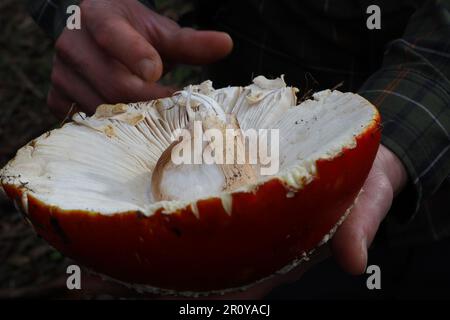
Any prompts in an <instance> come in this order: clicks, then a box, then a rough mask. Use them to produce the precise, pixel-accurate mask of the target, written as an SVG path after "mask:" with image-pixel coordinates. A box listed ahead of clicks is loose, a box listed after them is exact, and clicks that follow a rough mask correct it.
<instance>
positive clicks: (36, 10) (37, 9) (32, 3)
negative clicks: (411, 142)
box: [27, 0, 155, 40]
mask: <svg viewBox="0 0 450 320" xmlns="http://www.w3.org/2000/svg"><path fill="white" fill-rule="evenodd" d="M80 2H81V0H27V7H28V11H29V12H30V14H31V16H32V17H33V19H34V20H35V21H36V23H37V24H38V25H39V26H40V27H41V28H42V29H43V30H44V32H45V33H46V34H47V35H48V36H50V37H51V38H52V39H53V40H56V39H57V38H58V37H59V35H60V34H61V32H62V31H63V30H64V28H65V26H66V21H67V18H68V17H69V14H68V13H67V7H69V6H70V5H79V4H80ZM139 2H141V3H142V4H144V5H145V6H147V7H149V8H152V9H154V8H155V4H154V2H153V0H139Z"/></svg>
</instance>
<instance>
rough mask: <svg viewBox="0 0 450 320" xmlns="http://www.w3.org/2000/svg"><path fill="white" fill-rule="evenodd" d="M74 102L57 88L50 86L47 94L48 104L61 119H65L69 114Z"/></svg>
mask: <svg viewBox="0 0 450 320" xmlns="http://www.w3.org/2000/svg"><path fill="white" fill-rule="evenodd" d="M72 104H73V102H71V101H70V99H69V98H67V97H66V96H64V95H63V94H61V93H60V92H58V91H57V90H55V89H54V88H53V87H51V88H50V90H49V92H48V95H47V105H48V107H49V109H50V111H51V112H52V113H53V114H54V115H55V117H57V118H58V119H60V120H63V119H64V118H65V117H66V115H68V113H69V111H70V109H71V107H72Z"/></svg>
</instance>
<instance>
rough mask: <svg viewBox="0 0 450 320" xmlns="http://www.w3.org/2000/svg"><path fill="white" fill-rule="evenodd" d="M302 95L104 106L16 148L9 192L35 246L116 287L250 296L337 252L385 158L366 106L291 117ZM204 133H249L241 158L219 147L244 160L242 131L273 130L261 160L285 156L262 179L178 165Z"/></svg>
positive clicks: (272, 84) (300, 108)
mask: <svg viewBox="0 0 450 320" xmlns="http://www.w3.org/2000/svg"><path fill="white" fill-rule="evenodd" d="M296 90H297V89H295V88H292V87H287V86H286V84H285V83H284V80H283V79H282V78H278V79H274V80H268V79H266V78H264V77H262V76H259V77H257V78H255V79H254V81H253V84H251V85H249V86H247V87H227V88H222V89H218V90H214V89H213V87H212V83H211V82H210V81H206V82H204V83H202V84H200V85H197V86H190V87H188V88H185V89H184V90H183V91H181V92H178V93H176V94H174V96H172V97H169V98H164V99H159V100H155V101H149V102H140V103H131V104H127V105H125V104H118V105H101V106H99V107H98V108H97V111H96V113H95V114H94V115H93V116H92V117H86V116H85V115H84V114H82V113H78V114H76V115H75V116H74V117H73V121H72V122H71V123H68V124H65V125H64V126H63V127H61V128H59V129H55V130H52V131H50V132H48V133H46V134H43V135H42V136H40V137H38V138H36V139H35V140H33V141H31V142H30V143H28V144H27V145H26V146H24V147H23V148H21V149H20V150H19V151H18V152H17V155H16V157H15V158H14V159H13V160H11V161H10V162H9V163H8V164H7V165H6V167H4V168H3V169H2V170H1V172H0V174H1V184H2V186H3V189H4V190H5V191H6V193H7V194H8V195H9V197H11V198H12V199H14V200H15V201H16V203H17V204H18V205H19V207H20V208H21V210H22V211H23V212H24V213H25V215H26V217H28V219H29V220H30V221H31V222H32V224H33V225H34V227H35V229H36V231H37V232H38V234H40V235H41V236H42V237H43V238H44V239H46V240H47V241H48V242H49V243H50V244H52V245H53V246H54V247H55V248H57V249H58V250H60V251H61V252H63V253H64V254H66V255H68V256H70V257H72V258H74V259H76V260H77V261H79V262H81V263H83V264H85V265H86V266H89V267H91V268H92V269H93V270H95V271H98V272H100V273H103V274H106V275H108V276H110V277H112V278H114V279H117V280H120V281H123V282H127V283H129V284H132V285H135V286H141V287H145V288H147V289H149V290H150V289H154V288H162V289H163V290H162V291H163V292H170V290H175V291H183V292H185V293H186V292H197V293H198V292H203V293H206V292H211V291H213V292H217V291H219V292H220V291H223V290H226V289H229V288H237V287H242V286H246V285H250V284H251V283H254V282H255V281H259V280H261V279H263V278H266V277H269V276H270V275H272V274H274V273H276V272H280V271H282V272H286V271H288V270H289V269H290V267H286V266H291V267H292V266H294V265H297V264H298V263H300V262H301V261H302V260H303V259H304V258H305V257H306V256H307V255H308V254H309V253H310V252H311V251H312V250H314V249H315V248H316V247H317V246H319V245H320V244H323V243H324V242H326V241H327V240H328V239H329V238H330V236H331V235H332V233H333V231H334V230H335V228H336V226H337V225H338V224H339V223H340V222H341V221H342V220H343V217H345V215H346V213H348V211H349V208H351V206H352V205H353V203H354V201H355V199H356V197H357V195H358V193H359V192H360V190H361V187H362V185H363V182H364V180H365V179H366V177H367V174H368V172H369V170H370V168H371V165H372V162H373V160H374V157H375V154H376V151H377V148H378V145H379V140H380V130H379V123H380V118H379V114H378V112H377V110H376V108H375V107H373V106H372V105H371V104H370V103H369V102H368V101H367V100H365V99H364V98H362V97H360V96H358V95H356V94H353V93H342V92H339V91H337V90H334V91H330V90H325V91H321V92H318V93H316V94H314V96H313V98H312V99H310V100H306V101H304V102H302V103H301V104H300V105H296V95H295V93H296ZM196 121H199V122H200V124H201V126H202V128H203V129H215V130H218V131H220V132H224V130H225V129H226V128H232V129H240V130H236V132H237V134H236V135H235V136H234V137H233V140H232V141H234V142H237V144H236V145H233V146H230V145H228V144H227V143H224V145H223V150H227V149H230V148H233V150H234V151H235V153H238V152H239V151H238V150H237V148H239V146H240V148H242V147H244V148H245V146H246V137H245V136H243V135H242V133H244V132H245V131H246V130H247V131H248V130H249V129H258V130H259V129H267V130H269V131H264V130H259V131H257V132H269V133H270V132H272V131H273V130H272V131H270V130H271V129H275V130H277V131H273V132H278V137H276V136H274V137H267V136H266V137H265V138H266V140H264V141H265V142H266V144H259V146H258V147H259V148H267V150H265V151H267V153H268V155H269V154H270V152H268V151H270V150H271V147H272V146H275V144H276V146H277V147H278V148H279V149H278V153H279V157H278V159H275V160H277V161H278V168H279V170H278V171H277V172H275V173H272V174H271V175H267V174H264V169H268V166H269V165H270V163H268V162H267V161H265V160H267V159H261V153H258V156H257V159H256V160H257V161H256V163H250V161H249V157H248V155H246V156H245V159H246V161H244V163H242V161H241V162H238V161H236V159H235V157H234V156H233V157H232V159H233V161H232V162H231V163H230V162H228V163H225V164H220V163H209V164H208V163H204V162H200V163H194V164H186V163H181V164H180V163H174V162H173V161H172V160H173V159H172V156H173V154H174V149H175V148H176V147H177V146H178V147H180V146H182V144H184V143H188V142H189V141H188V140H189V139H186V138H182V137H180V136H177V134H176V132H177V129H178V132H179V131H180V129H186V130H188V131H189V132H191V131H192V130H193V126H194V125H195V123H196ZM211 143H213V140H210V141H203V142H202V143H201V144H202V148H201V150H205V148H208V147H210V146H211V145H210V144H211ZM194 144H195V142H194ZM184 150H187V149H184ZM219 150H220V149H219ZM274 150H275V151H276V148H272V151H274ZM216 151H217V150H216ZM202 152H203V151H202ZM194 153H195V152H194ZM194 156H195V154H194ZM197 156H198V157H199V159H204V156H205V155H204V153H202V154H200V155H197ZM267 172H268V171H267V170H266V173H267ZM155 290H156V289H155Z"/></svg>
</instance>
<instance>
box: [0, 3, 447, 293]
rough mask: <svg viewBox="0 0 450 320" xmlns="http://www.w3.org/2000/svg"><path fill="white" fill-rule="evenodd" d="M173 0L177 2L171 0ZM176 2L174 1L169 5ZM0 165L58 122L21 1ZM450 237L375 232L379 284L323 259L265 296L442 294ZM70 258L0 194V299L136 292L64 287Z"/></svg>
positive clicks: (45, 57) (5, 47) (5, 60)
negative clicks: (409, 239)
mask: <svg viewBox="0 0 450 320" xmlns="http://www.w3.org/2000/svg"><path fill="white" fill-rule="evenodd" d="M158 2H159V3H158V7H159V8H160V10H161V11H163V12H164V13H165V14H166V15H169V16H170V17H172V18H175V19H176V18H177V15H176V14H175V12H177V13H185V12H187V11H189V10H190V6H189V5H188V4H186V2H183V1H176V0H164V1H158ZM177 6H178V7H177ZM177 8H178V9H177ZM0 30H1V31H0V166H1V167H2V166H3V165H5V164H6V162H7V161H8V160H9V159H11V158H12V157H13V156H14V155H15V152H16V150H17V149H18V148H20V147H21V146H22V145H24V144H25V143H27V142H28V141H29V140H31V139H32V138H34V137H36V136H38V135H39V134H41V133H43V132H45V131H47V130H50V129H52V128H54V127H55V126H58V125H59V122H58V121H57V120H56V119H55V118H54V117H53V116H52V115H51V114H50V113H49V111H48V110H47V108H46V93H47V90H48V87H49V83H50V81H49V78H50V71H51V61H52V55H53V49H52V43H51V42H50V40H48V39H47V37H46V36H45V35H44V34H43V32H42V31H41V30H40V29H39V28H38V27H37V26H36V25H35V24H34V22H33V21H32V19H31V18H30V17H29V15H28V13H27V11H26V9H25V7H24V5H23V4H22V2H20V1H17V0H2V1H1V2H0ZM199 72H200V70H199V69H195V68H186V67H182V68H178V69H177V70H175V71H174V72H172V73H171V74H168V75H166V77H165V79H164V81H165V82H167V83H170V84H172V85H173V84H175V85H183V84H187V83H189V82H197V81H198V78H199ZM448 248H450V241H449V240H446V241H442V242H440V243H429V244H422V245H417V244H416V245H414V246H412V245H411V246H407V245H405V246H402V247H390V246H389V245H388V244H387V243H386V242H384V241H383V235H382V234H380V235H379V237H378V239H377V242H376V243H375V245H374V247H373V248H372V250H371V251H370V253H369V257H370V260H369V264H377V265H379V266H380V268H381V271H382V281H381V283H382V289H381V290H372V291H371V290H368V289H367V288H366V279H367V275H363V276H360V277H352V276H349V275H346V274H345V273H344V272H343V271H341V270H340V269H339V268H338V266H337V265H336V264H335V263H334V262H333V261H332V260H331V259H328V260H326V261H325V262H323V263H321V264H319V265H318V266H316V267H315V268H313V269H312V270H311V271H309V272H308V273H307V274H306V275H305V276H304V277H303V278H302V279H301V280H300V281H298V282H297V283H295V284H290V285H285V286H283V287H281V288H277V289H275V290H274V291H273V292H272V293H271V294H270V295H269V296H268V298H271V299H293V298H302V299H315V298H325V299H349V298H351V299H366V298H371V299H372V298H373V299H386V298H388V299H389V298H400V299H402V298H420V299H428V298H450V292H449V289H450V252H449V251H448V250H449V249H448ZM70 263H72V261H70V260H69V259H67V258H64V257H63V256H61V255H60V254H59V253H58V252H57V251H55V250H54V249H52V248H51V247H50V246H49V245H47V244H46V243H45V242H44V241H43V240H42V239H39V238H38V237H37V236H36V235H35V233H34V231H33V229H32V228H31V227H30V226H29V225H27V224H26V222H25V221H23V219H22V217H21V215H20V214H19V213H18V211H17V210H16V209H15V208H14V206H13V205H12V204H11V203H10V202H9V201H7V199H6V197H5V196H3V195H1V194H0V299H4V298H84V299H110V298H113V297H125V296H126V297H132V298H140V297H142V296H139V295H138V294H137V293H134V292H130V291H127V290H123V289H122V288H121V287H118V286H116V285H111V284H105V283H104V282H102V281H101V280H99V279H98V278H96V277H91V276H84V275H85V274H86V273H83V285H82V286H83V288H85V289H84V290H81V292H69V291H68V290H67V289H66V286H65V281H66V277H67V275H66V273H65V271H66V267H67V265H68V264H70Z"/></svg>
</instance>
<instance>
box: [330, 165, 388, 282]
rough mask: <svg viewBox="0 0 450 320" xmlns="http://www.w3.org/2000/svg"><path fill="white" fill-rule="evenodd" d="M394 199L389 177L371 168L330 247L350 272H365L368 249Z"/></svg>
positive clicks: (340, 262)
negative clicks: (360, 191) (361, 189)
mask: <svg viewBox="0 0 450 320" xmlns="http://www.w3.org/2000/svg"><path fill="white" fill-rule="evenodd" d="M392 200H393V192H392V187H391V186H390V183H389V181H388V179H387V178H386V177H385V176H384V175H383V174H381V173H379V172H377V169H375V170H372V171H371V173H370V174H369V177H368V178H367V180H366V183H365V185H364V187H363V192H362V193H361V194H360V196H359V197H358V200H357V201H356V203H355V206H354V207H353V209H352V211H351V212H350V215H349V216H348V218H347V219H346V220H345V221H344V223H343V224H342V225H341V226H340V227H339V228H338V230H337V231H336V234H335V235H334V237H333V239H332V242H331V248H332V252H333V255H334V256H335V258H336V260H337V262H338V263H339V264H340V266H341V267H342V268H343V269H344V270H345V271H347V272H348V273H350V274H355V275H357V274H362V273H363V272H364V271H365V269H366V264H367V249H368V247H369V246H370V244H371V242H372V240H373V238H374V237H375V234H376V232H377V230H378V227H379V225H380V223H381V221H382V220H383V219H384V217H385V216H386V213H387V212H388V210H389V208H390V206H391V204H392Z"/></svg>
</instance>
